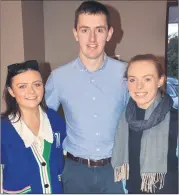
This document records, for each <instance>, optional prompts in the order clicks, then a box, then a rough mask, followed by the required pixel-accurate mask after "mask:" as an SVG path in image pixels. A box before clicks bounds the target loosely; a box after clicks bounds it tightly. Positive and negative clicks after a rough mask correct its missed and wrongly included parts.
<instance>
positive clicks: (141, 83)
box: [137, 81, 144, 89]
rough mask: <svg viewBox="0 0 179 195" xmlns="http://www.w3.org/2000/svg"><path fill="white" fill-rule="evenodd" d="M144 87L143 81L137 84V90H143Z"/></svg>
mask: <svg viewBox="0 0 179 195" xmlns="http://www.w3.org/2000/svg"><path fill="white" fill-rule="evenodd" d="M143 87H144V85H143V82H142V81H138V82H137V89H142V88H143Z"/></svg>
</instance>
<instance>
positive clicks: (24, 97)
mask: <svg viewBox="0 0 179 195" xmlns="http://www.w3.org/2000/svg"><path fill="white" fill-rule="evenodd" d="M8 91H9V93H10V95H11V96H13V97H14V98H15V99H16V101H17V103H18V105H19V107H20V108H21V109H34V108H37V107H38V105H39V104H40V102H41V101H42V98H43V95H44V86H43V82H42V78H41V75H40V73H39V72H38V71H34V70H27V71H26V72H23V73H20V74H18V75H16V76H14V77H13V78H12V86H11V87H9V88H8Z"/></svg>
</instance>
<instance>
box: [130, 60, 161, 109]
mask: <svg viewBox="0 0 179 195" xmlns="http://www.w3.org/2000/svg"><path fill="white" fill-rule="evenodd" d="M127 78H128V89H129V93H130V95H131V97H132V99H133V100H134V101H135V102H136V103H137V105H138V106H139V107H140V108H143V109H146V108H148V107H149V106H150V105H151V104H152V102H153V100H154V99H155V97H156V95H157V91H158V88H159V87H161V86H162V85H163V83H164V76H161V78H159V76H158V72H157V69H156V67H155V64H154V62H153V61H151V60H140V61H135V62H132V63H131V64H130V66H129V68H128V72H127Z"/></svg>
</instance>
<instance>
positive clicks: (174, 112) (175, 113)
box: [170, 107, 178, 123]
mask: <svg viewBox="0 0 179 195" xmlns="http://www.w3.org/2000/svg"><path fill="white" fill-rule="evenodd" d="M170 120H171V121H176V122H177V123H178V110H177V109H175V108H173V107H172V108H171V110H170Z"/></svg>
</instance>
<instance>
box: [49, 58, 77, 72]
mask: <svg viewBox="0 0 179 195" xmlns="http://www.w3.org/2000/svg"><path fill="white" fill-rule="evenodd" d="M77 59H78V58H77ZM77 59H75V60H73V61H71V62H69V63H67V64H63V65H61V66H59V67H58V68H56V69H54V70H53V71H52V73H51V74H52V75H54V76H55V75H58V76H59V75H61V74H63V73H65V72H69V71H70V70H72V69H73V68H74V66H75V65H76V64H77Z"/></svg>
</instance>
